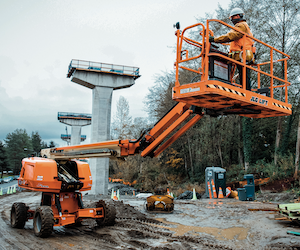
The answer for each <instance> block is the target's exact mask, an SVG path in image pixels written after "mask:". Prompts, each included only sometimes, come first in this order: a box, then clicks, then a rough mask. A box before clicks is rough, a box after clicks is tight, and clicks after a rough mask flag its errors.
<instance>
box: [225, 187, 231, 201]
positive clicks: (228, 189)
mask: <svg viewBox="0 0 300 250" xmlns="http://www.w3.org/2000/svg"><path fill="white" fill-rule="evenodd" d="M230 194H231V187H227V188H226V198H228V196H229V195H230Z"/></svg>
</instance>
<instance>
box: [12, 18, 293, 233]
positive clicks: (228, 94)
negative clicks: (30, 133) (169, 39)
mask: <svg viewBox="0 0 300 250" xmlns="http://www.w3.org/2000/svg"><path fill="white" fill-rule="evenodd" d="M212 22H217V23H219V24H221V25H224V26H227V27H228V28H231V29H235V28H234V27H231V26H229V25H227V24H226V23H224V22H222V21H219V20H208V21H207V23H206V26H205V25H203V24H201V23H198V24H195V25H192V26H190V27H187V28H185V29H184V30H183V31H181V30H180V29H179V24H177V31H176V36H177V53H176V63H175V68H176V80H175V86H174V88H173V99H174V100H176V101H178V103H177V104H176V105H175V106H174V107H173V108H172V109H171V110H170V111H169V112H168V113H167V114H166V115H165V116H164V117H163V118H161V119H160V120H159V121H158V122H157V123H156V124H155V125H154V126H153V128H151V129H149V130H147V131H145V132H144V133H143V134H142V135H141V137H140V138H139V139H136V140H129V139H127V140H113V141H106V142H98V143H91V144H85V145H77V146H67V147H58V148H51V149H43V150H42V151H41V155H42V157H43V158H38V157H33V158H26V159H24V160H23V161H22V170H21V173H20V177H19V178H18V183H19V186H20V187H22V188H26V189H30V190H34V191H41V192H42V200H41V206H40V207H38V208H37V209H36V210H35V211H32V210H29V209H28V207H27V206H26V205H25V204H24V203H14V204H13V206H12V210H11V225H12V226H13V227H17V228H23V227H24V225H25V222H26V221H27V220H28V219H33V224H34V232H35V234H36V235H37V236H41V237H47V236H49V235H50V234H51V232H52V229H53V226H64V225H68V224H74V223H77V222H80V221H81V220H82V219H83V218H95V219H96V221H97V222H98V224H101V225H103V224H104V225H112V224H113V223H114V221H115V210H114V209H113V208H110V207H109V206H107V205H106V204H105V203H104V202H103V201H100V202H99V203H98V205H97V207H96V208H84V206H83V203H82V197H81V193H80V191H86V190H90V189H91V185H92V177H91V173H90V169H89V166H88V164H87V163H85V162H81V161H76V160H72V159H75V158H91V157H110V158H123V157H127V156H129V155H135V154H140V155H141V156H143V157H146V156H151V157H155V156H158V155H159V154H160V153H162V152H163V151H164V150H165V149H166V148H167V147H168V146H170V145H171V144H172V143H173V142H174V141H176V139H177V138H178V137H180V136H181V135H182V134H183V133H184V132H185V131H187V130H188V129H189V128H191V127H192V126H193V125H194V124H195V123H196V122H197V121H199V120H200V119H201V118H202V117H203V115H204V114H209V115H212V116H218V115H230V114H237V115H241V116H247V117H252V118H261V117H274V116H286V115H290V114H291V112H292V109H291V108H292V107H291V105H290V104H289V103H288V91H287V88H288V86H289V85H290V83H289V82H288V80H287V60H288V59H289V56H288V55H286V54H285V53H283V52H281V51H279V50H277V49H275V48H273V47H271V46H269V45H268V44H265V43H263V42H261V41H259V40H257V39H255V38H254V37H251V36H249V35H248V34H246V33H243V35H244V37H246V36H248V37H251V38H252V39H253V40H255V41H256V43H259V44H260V45H261V46H265V47H266V48H268V50H269V52H270V54H269V59H268V60H266V61H264V62H263V61H260V60H258V61H260V62H259V63H257V62H255V63H252V64H251V65H250V64H247V63H246V51H243V52H242V53H241V61H236V60H234V59H231V58H229V57H227V54H226V53H223V52H221V51H219V50H217V49H216V48H213V47H212V46H211V44H210V43H209V42H208V41H209V39H208V38H209V34H212V31H211V30H210V29H209V25H210V23H212ZM197 28H198V29H199V28H200V40H199V41H198V40H197V41H196V40H193V39H191V38H189V37H187V35H186V34H187V33H188V32H189V30H191V29H197ZM185 45H188V47H187V48H185ZM195 52H196V53H198V54H195ZM276 64H280V65H283V66H282V67H283V68H282V69H283V74H281V76H277V75H276V74H275V73H274V72H275V70H274V68H275V66H276ZM195 65H197V66H195ZM236 65H241V66H242V68H243V71H244V74H243V76H244V78H243V80H242V82H241V83H239V84H237V83H235V81H234V79H235V78H234V71H235V68H236ZM246 68H249V69H250V71H251V72H252V74H254V75H255V78H256V79H255V84H254V85H255V86H252V88H251V89H250V90H247V89H246ZM265 69H266V70H265ZM76 70H90V69H88V68H80V67H79V68H74V67H71V68H70V69H69V72H74V71H76ZM97 70H98V69H97ZM99 71H101V69H99ZM183 71H186V72H188V73H189V74H190V75H191V76H192V78H193V79H198V80H197V81H191V82H189V83H185V84H184V83H182V82H181V83H180V81H179V80H180V77H179V76H180V73H181V72H183ZM262 79H264V81H262ZM280 89H281V90H283V93H284V94H283V98H282V99H280V98H281V97H278V98H275V96H276V95H275V93H276V91H278V90H280ZM191 116H193V117H192V118H190V117H191ZM186 121H187V122H186ZM173 209H174V204H173V199H172V198H171V197H168V196H164V195H157V196H152V197H151V198H150V199H148V200H147V210H148V211H164V212H172V211H173Z"/></svg>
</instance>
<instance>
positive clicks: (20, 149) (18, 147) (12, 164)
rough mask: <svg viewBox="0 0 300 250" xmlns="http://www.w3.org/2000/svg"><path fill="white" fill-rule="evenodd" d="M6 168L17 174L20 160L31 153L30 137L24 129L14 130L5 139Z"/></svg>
mask: <svg viewBox="0 0 300 250" xmlns="http://www.w3.org/2000/svg"><path fill="white" fill-rule="evenodd" d="M4 141H5V144H6V153H7V160H8V168H9V169H11V170H12V171H14V173H15V174H18V173H19V171H20V169H21V162H22V159H23V158H25V157H27V156H28V155H31V154H32V153H33V148H32V144H31V140H30V136H29V135H28V134H27V132H26V130H25V129H16V130H15V131H14V132H12V133H9V134H8V135H7V136H6V138H5V140H4Z"/></svg>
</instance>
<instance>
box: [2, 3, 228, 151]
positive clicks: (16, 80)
mask: <svg viewBox="0 0 300 250" xmlns="http://www.w3.org/2000/svg"><path fill="white" fill-rule="evenodd" d="M229 2H230V0H222V1H221V0H210V1H207V0H163V1H162V0H151V1H146V0H126V1H125V0H111V1H105V0H93V1H92V0H86V1H83V0H71V1H69V0H47V1H46V0H0V23H1V24H0V25H1V26H0V27H1V38H2V39H1V47H0V140H3V139H5V137H6V135H7V134H8V133H11V132H13V131H14V130H15V129H26V131H27V132H28V133H29V134H31V132H32V131H38V132H39V134H40V135H41V136H42V139H43V140H44V141H46V142H49V141H50V140H54V141H55V143H57V144H58V145H61V146H62V145H66V142H64V141H62V140H61V139H60V135H61V134H64V133H65V127H66V125H64V124H61V123H60V122H59V121H58V120H57V113H58V112H76V113H91V112H92V90H90V89H88V88H85V87H82V86H80V85H78V84H76V83H73V82H71V80H70V78H66V74H67V70H68V65H69V63H70V61H71V60H72V59H80V60H87V61H95V62H103V63H112V64H120V65H126V66H135V67H139V68H140V74H141V75H142V76H141V77H140V78H139V79H137V80H136V82H135V85H134V86H132V87H130V88H128V89H121V90H117V91H114V93H113V103H112V117H113V115H114V114H115V112H116V111H115V110H116V101H117V100H118V99H119V96H120V95H122V96H124V97H125V98H126V99H127V100H128V102H129V106H130V114H131V116H132V117H133V118H135V117H146V116H147V114H146V113H145V112H144V110H143V100H144V98H145V96H146V95H147V93H148V88H149V87H151V86H152V85H153V84H154V75H155V74H160V73H161V72H162V71H170V70H173V65H174V61H175V53H174V51H173V49H172V47H173V46H174V45H175V43H176V37H175V35H174V33H175V29H174V28H173V24H175V23H176V22H177V21H180V24H181V28H184V27H186V26H189V25H191V24H194V23H196V22H197V20H196V18H197V17H204V16H205V13H212V14H213V13H214V10H215V9H216V8H217V6H218V4H221V6H222V7H224V8H227V6H228V4H229ZM90 129H91V126H87V127H84V128H83V129H82V134H85V135H87V138H88V139H87V140H86V142H85V143H88V142H89V135H90ZM68 132H69V133H70V132H71V128H70V127H68Z"/></svg>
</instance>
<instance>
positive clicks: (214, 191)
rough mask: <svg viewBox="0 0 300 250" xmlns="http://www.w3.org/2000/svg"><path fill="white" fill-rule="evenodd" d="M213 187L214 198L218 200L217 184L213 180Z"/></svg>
mask: <svg viewBox="0 0 300 250" xmlns="http://www.w3.org/2000/svg"><path fill="white" fill-rule="evenodd" d="M211 185H212V190H213V195H214V198H215V199H216V198H218V196H217V192H216V188H215V182H214V180H213V179H212V180H211Z"/></svg>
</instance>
